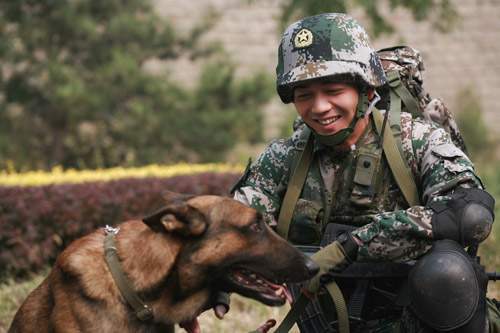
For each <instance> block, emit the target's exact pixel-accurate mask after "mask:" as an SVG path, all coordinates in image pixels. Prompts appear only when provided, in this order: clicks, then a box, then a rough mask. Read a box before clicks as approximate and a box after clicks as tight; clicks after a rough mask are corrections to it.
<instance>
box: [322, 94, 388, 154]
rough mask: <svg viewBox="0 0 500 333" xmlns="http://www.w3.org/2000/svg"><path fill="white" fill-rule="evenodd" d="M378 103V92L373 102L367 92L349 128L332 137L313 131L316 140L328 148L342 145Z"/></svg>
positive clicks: (362, 97)
mask: <svg viewBox="0 0 500 333" xmlns="http://www.w3.org/2000/svg"><path fill="white" fill-rule="evenodd" d="M378 101H380V95H379V94H378V93H377V91H375V97H374V98H373V99H372V100H371V101H369V100H368V94H367V93H366V92H362V93H360V94H359V102H358V106H357V107H356V114H355V115H354V118H353V119H352V121H351V123H350V124H349V126H348V127H346V128H344V129H341V130H340V131H338V132H337V133H335V134H332V135H320V134H318V133H316V132H314V131H313V133H314V138H315V139H316V140H317V141H318V142H319V143H321V144H323V145H325V146H327V147H335V146H337V145H339V144H341V143H342V142H344V141H345V140H346V139H347V138H348V137H349V135H351V134H352V132H353V131H354V126H355V125H356V123H357V121H358V119H361V118H363V117H364V116H365V115H367V114H370V113H372V109H373V107H374V106H375V104H377V103H378Z"/></svg>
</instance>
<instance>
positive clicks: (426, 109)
mask: <svg viewBox="0 0 500 333" xmlns="http://www.w3.org/2000/svg"><path fill="white" fill-rule="evenodd" d="M377 54H378V56H379V58H380V62H381V63H382V67H383V69H384V72H385V74H386V76H387V81H388V89H389V93H388V94H384V95H386V96H389V99H390V100H389V101H388V100H386V101H385V103H386V105H389V108H388V109H389V110H390V116H391V121H390V123H391V129H392V130H393V132H394V134H395V136H396V137H397V136H398V135H399V113H400V112H401V111H405V112H408V113H410V114H412V116H413V117H417V118H423V119H425V120H427V121H430V122H433V123H436V124H437V125H439V126H441V127H442V128H443V129H444V130H445V131H446V132H448V134H450V137H451V140H452V141H453V143H454V144H455V145H456V146H457V147H458V148H460V149H461V150H462V151H463V152H464V153H466V154H467V149H466V146H465V141H464V139H463V136H462V134H461V133H460V130H459V128H458V125H457V122H456V121H455V118H454V116H453V114H452V113H451V112H450V111H449V110H448V108H447V107H446V105H445V104H444V103H443V101H442V100H441V99H438V98H431V96H430V95H429V94H428V93H427V92H426V91H425V90H424V88H423V75H422V74H423V72H424V69H425V68H424V62H423V59H422V57H421V55H420V52H419V51H417V50H416V49H414V48H412V47H409V46H393V47H389V48H384V49H381V50H378V51H377Z"/></svg>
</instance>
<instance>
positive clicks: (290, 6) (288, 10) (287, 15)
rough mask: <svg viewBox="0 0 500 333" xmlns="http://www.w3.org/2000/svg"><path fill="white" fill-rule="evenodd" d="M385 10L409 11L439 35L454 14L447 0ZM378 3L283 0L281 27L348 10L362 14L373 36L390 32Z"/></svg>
mask: <svg viewBox="0 0 500 333" xmlns="http://www.w3.org/2000/svg"><path fill="white" fill-rule="evenodd" d="M385 3H387V4H388V6H389V10H390V11H394V10H395V9H397V8H399V7H401V8H405V9H407V10H409V11H410V12H411V13H412V15H413V18H414V19H415V20H417V21H423V20H429V21H430V22H431V24H432V25H433V26H434V27H435V28H436V29H438V30H439V31H442V32H446V31H449V30H450V29H452V28H453V26H454V24H455V23H456V21H457V19H458V13H457V11H456V9H455V7H454V6H453V4H452V3H451V2H450V0H387V1H386V2H385ZM380 4H381V1H374V0H354V1H347V0H330V1H323V0H287V1H285V3H284V5H283V11H282V15H281V23H282V25H283V26H285V25H287V24H288V23H290V21H291V20H294V19H297V18H299V17H300V16H309V15H316V14H320V13H326V12H337V13H346V12H348V11H350V10H351V9H352V8H355V7H358V8H361V9H362V10H363V12H364V13H365V14H366V16H367V18H368V20H369V21H370V23H371V24H370V28H371V30H372V33H373V36H374V37H378V36H379V35H381V34H383V33H392V32H394V27H393V26H392V24H391V23H390V22H389V21H388V20H387V19H386V18H384V16H383V15H382V14H381V11H380V9H379V6H380Z"/></svg>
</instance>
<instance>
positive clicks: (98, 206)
mask: <svg viewBox="0 0 500 333" xmlns="http://www.w3.org/2000/svg"><path fill="white" fill-rule="evenodd" d="M237 178H238V175H237V174H228V173H203V174H197V175H187V176H176V177H172V178H142V179H140V178H132V179H120V180H114V181H109V182H93V183H83V184H63V185H48V186H37V187H4V186H0V230H1V232H0V277H2V278H5V277H23V276H26V275H27V274H28V273H30V272H36V271H38V270H39V269H41V268H43V267H46V266H47V265H52V264H53V263H54V260H55V258H56V257H57V255H58V254H59V253H60V252H61V251H62V250H63V249H64V248H65V246H67V245H68V244H69V243H70V242H71V241H73V240H74V239H76V238H79V237H81V236H83V235H85V234H87V233H89V232H91V231H93V230H94V229H96V228H98V227H102V226H105V225H106V224H109V225H115V224H118V223H120V222H123V221H126V220H129V219H137V218H139V219H140V218H142V217H144V216H145V215H147V214H148V213H151V212H152V211H154V210H156V209H158V208H159V207H161V206H162V204H163V200H162V192H164V191H165V190H169V191H174V192H180V193H190V194H217V195H228V194H229V189H230V188H231V186H232V185H233V184H234V183H235V182H236V180H237Z"/></svg>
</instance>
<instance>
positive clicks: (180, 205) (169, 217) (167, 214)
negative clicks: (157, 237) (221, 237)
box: [142, 201, 207, 236]
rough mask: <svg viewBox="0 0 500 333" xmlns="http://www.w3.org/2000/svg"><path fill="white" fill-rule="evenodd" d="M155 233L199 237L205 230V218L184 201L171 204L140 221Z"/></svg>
mask: <svg viewBox="0 0 500 333" xmlns="http://www.w3.org/2000/svg"><path fill="white" fill-rule="evenodd" d="M142 221H143V222H144V223H146V224H147V225H148V226H149V227H150V228H151V229H153V230H155V231H162V230H164V231H167V232H172V233H178V234H181V235H183V236H199V235H201V234H203V232H205V229H206V228H207V220H206V218H205V216H204V215H203V214H202V213H201V212H200V211H199V210H198V209H196V208H194V207H192V206H191V205H189V204H188V203H187V202H185V201H178V202H174V203H171V204H169V205H167V206H165V207H163V208H161V209H160V210H158V211H156V212H154V213H153V214H151V215H149V216H147V217H145V218H144V219H143V220H142Z"/></svg>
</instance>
